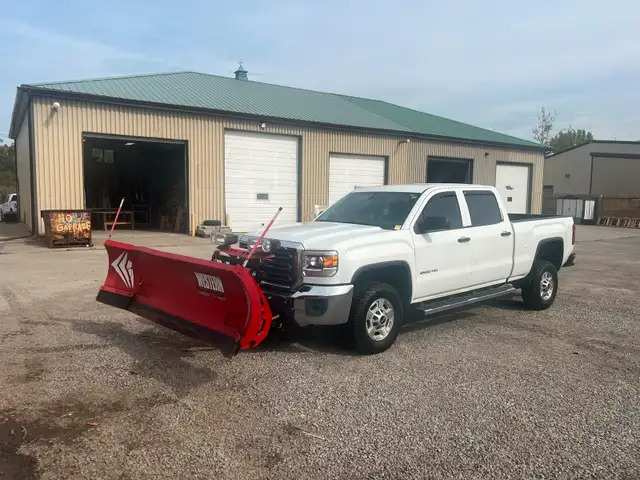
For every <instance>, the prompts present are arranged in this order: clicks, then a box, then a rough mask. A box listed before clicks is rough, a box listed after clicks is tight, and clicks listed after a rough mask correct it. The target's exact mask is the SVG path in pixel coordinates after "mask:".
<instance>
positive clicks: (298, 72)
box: [0, 0, 640, 140]
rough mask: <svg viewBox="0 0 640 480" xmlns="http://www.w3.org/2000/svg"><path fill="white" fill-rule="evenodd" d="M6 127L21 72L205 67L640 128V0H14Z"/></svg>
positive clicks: (482, 118)
mask: <svg viewBox="0 0 640 480" xmlns="http://www.w3.org/2000/svg"><path fill="white" fill-rule="evenodd" d="M0 11H1V12H3V13H2V20H3V21H2V27H1V28H0V58H2V59H3V60H4V68H3V69H2V70H3V72H2V75H0V138H6V135H7V131H8V130H9V123H10V116H11V110H12V108H13V101H14V98H15V89H16V86H17V85H18V84H21V83H33V82H42V81H54V80H68V79H81V78H93V77H100V76H108V75H121V74H134V73H148V72H166V71H175V70H196V71H201V72H208V73H215V74H220V75H229V76H231V75H232V74H233V71H234V70H235V68H236V66H237V62H238V60H240V59H242V60H243V61H244V64H245V66H246V68H247V69H248V70H249V78H250V79H253V80H259V81H264V82H270V83H278V84H284V85H290V86H297V87H303V88H311V89H316V90H323V91H331V92H338V93H345V94H350V95H358V96H365V97H372V98H378V99H384V100H388V101H391V102H394V103H397V104H400V105H404V106H409V107H413V108H417V109H419V110H423V111H426V112H430V113H435V114H439V115H443V116H446V117H450V118H453V119H456V120H460V121H464V122H468V123H472V124H475V125H479V126H483V127H486V128H491V129H494V130H498V131H502V132H504V133H509V134H512V135H516V136H519V137H523V138H531V129H532V127H533V125H534V123H535V118H536V112H537V110H538V109H539V108H540V107H541V106H545V107H547V108H549V109H551V110H552V111H554V112H556V122H555V125H556V129H558V128H566V127H569V126H573V127H576V128H587V129H591V130H592V131H593V133H594V135H595V136H596V138H617V139H619V140H623V139H627V140H629V139H630V140H640V108H638V107H639V106H640V88H639V86H640V2H637V1H635V2H631V1H629V2H615V1H609V2H602V1H598V2H592V1H561V2H546V1H544V0H540V1H538V2H526V3H525V2H517V1H497V2H491V1H484V2H476V1H473V2H472V1H469V2H465V1H457V2H441V1H440V2H429V1H410V2H403V1H396V2H377V1H363V2H349V1H347V0H343V1H332V0H329V1H322V2H317V1H316V2H284V1H276V0H274V1H265V2H259V1H250V0H245V1H242V2H219V3H218V2H213V1H190V0H182V1H180V2H176V1H163V0H157V1H154V2H137V1H134V0H129V1H126V2H124V1H109V2H86V1H81V2H80V1H65V2H53V1H42V2H30V1H26V0H25V1H21V2H12V4H11V8H2V9H0Z"/></svg>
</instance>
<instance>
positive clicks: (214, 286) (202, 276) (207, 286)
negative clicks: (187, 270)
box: [194, 272, 224, 293]
mask: <svg viewBox="0 0 640 480" xmlns="http://www.w3.org/2000/svg"><path fill="white" fill-rule="evenodd" d="M194 273H195V276H196V281H197V282H198V287H199V288H201V289H202V290H207V291H209V292H215V293H224V286H223V285H222V280H220V278H218V277H216V276H215V275H209V274H208V273H200V272H194Z"/></svg>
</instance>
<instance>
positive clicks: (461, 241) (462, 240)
mask: <svg viewBox="0 0 640 480" xmlns="http://www.w3.org/2000/svg"><path fill="white" fill-rule="evenodd" d="M470 241H471V238H469V237H460V238H459V239H458V243H467V242H470Z"/></svg>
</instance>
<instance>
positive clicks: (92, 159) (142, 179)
mask: <svg viewBox="0 0 640 480" xmlns="http://www.w3.org/2000/svg"><path fill="white" fill-rule="evenodd" d="M82 141H83V166H84V194H85V202H86V203H85V205H86V208H87V209H89V210H91V213H92V221H93V224H94V226H95V228H104V227H105V226H106V227H110V226H111V225H110V224H111V222H113V220H114V217H115V214H114V213H115V210H116V209H117V208H118V205H119V203H120V199H122V198H123V197H124V199H125V203H124V206H123V213H122V214H121V216H120V218H119V220H118V225H117V227H118V228H131V229H136V230H137V229H149V230H160V231H167V232H178V233H187V232H188V230H189V222H188V211H189V204H188V189H187V181H188V171H187V164H188V163H187V148H186V142H171V141H163V140H152V139H143V138H129V137H116V136H103V135H96V134H84V135H83V138H82ZM105 224H106V225H105Z"/></svg>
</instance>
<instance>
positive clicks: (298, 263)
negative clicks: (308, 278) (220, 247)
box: [239, 240, 302, 292]
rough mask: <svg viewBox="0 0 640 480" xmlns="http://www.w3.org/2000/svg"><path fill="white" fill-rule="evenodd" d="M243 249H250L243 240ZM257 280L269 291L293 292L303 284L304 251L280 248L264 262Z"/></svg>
mask: <svg viewBox="0 0 640 480" xmlns="http://www.w3.org/2000/svg"><path fill="white" fill-rule="evenodd" d="M239 244H240V247H241V248H250V245H249V244H248V243H247V242H246V241H243V240H240V242H239ZM256 279H257V280H258V281H259V282H260V283H262V284H264V285H265V287H268V288H267V289H268V290H277V291H283V292H286V291H291V290H295V289H296V288H298V287H299V286H300V284H301V283H302V251H301V250H300V249H297V248H293V247H284V246H282V247H279V248H277V249H276V250H275V251H274V252H273V255H272V256H271V257H269V258H266V259H264V260H263V261H262V263H261V265H260V268H259V269H258V271H257V272H256Z"/></svg>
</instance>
